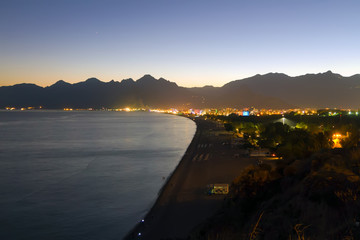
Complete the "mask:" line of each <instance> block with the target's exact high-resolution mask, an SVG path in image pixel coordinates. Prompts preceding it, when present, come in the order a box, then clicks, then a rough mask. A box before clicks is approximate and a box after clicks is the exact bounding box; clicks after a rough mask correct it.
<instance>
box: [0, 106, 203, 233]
mask: <svg viewBox="0 0 360 240" xmlns="http://www.w3.org/2000/svg"><path fill="white" fill-rule="evenodd" d="M195 130H196V126H195V124H194V123H193V122H192V121H191V120H189V119H186V118H182V117H177V116H171V115H164V114H155V113H145V112H132V113H125V112H63V111H21V112H12V111H11V112H9V111H0V239H37V240H38V239H63V240H64V239H65V240H67V239H77V240H78V239H122V237H124V235H125V234H126V233H127V231H129V230H130V229H131V228H132V227H133V226H134V225H135V224H136V223H137V222H138V221H140V220H141V218H142V217H143V216H144V215H145V214H146V212H147V211H148V210H149V208H150V207H151V206H152V204H153V203H154V201H155V200H156V197H157V194H158V192H159V189H160V188H161V186H162V185H163V184H164V182H165V180H163V177H168V176H169V174H170V173H171V172H172V171H173V170H174V169H175V167H176V165H177V164H178V162H179V160H180V159H181V157H182V156H183V154H184V153H185V150H186V148H187V146H188V145H189V143H190V141H191V139H192V137H193V135H194V133H195Z"/></svg>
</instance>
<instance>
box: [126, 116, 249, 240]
mask: <svg viewBox="0 0 360 240" xmlns="http://www.w3.org/2000/svg"><path fill="white" fill-rule="evenodd" d="M193 120H194V121H195V123H196V133H195V135H194V137H193V139H192V141H191V143H190V145H189V146H188V148H187V150H186V152H185V154H184V156H183V157H182V159H181V161H180V162H179V164H178V165H177V167H176V168H175V170H174V172H173V173H172V174H171V176H170V177H169V178H168V181H167V182H166V184H165V185H164V186H163V188H162V189H161V190H160V193H159V196H158V198H157V200H156V201H155V204H154V205H153V207H152V208H151V209H150V211H149V212H148V213H147V214H146V217H145V218H144V221H143V222H140V223H138V224H137V225H136V226H135V227H134V228H133V229H132V230H131V231H130V232H129V233H128V234H127V235H126V237H125V238H124V239H126V240H128V239H186V238H188V236H189V234H190V232H191V231H192V230H193V229H194V228H195V227H196V226H198V225H199V224H201V223H202V222H203V221H205V220H206V219H207V218H209V217H211V216H212V215H213V214H215V213H216V212H217V211H218V210H219V209H220V208H221V206H222V202H223V199H224V195H213V196H208V195H207V194H205V190H206V186H207V185H208V184H213V183H227V184H230V183H231V182H232V180H233V179H234V178H235V177H236V176H238V175H239V174H240V172H241V171H242V169H243V168H244V167H246V166H248V165H250V164H253V163H254V160H253V159H250V158H248V157H239V154H238V150H237V149H236V148H232V147H231V145H230V144H224V143H230V142H231V137H232V134H231V133H230V134H229V133H227V132H226V131H224V127H223V125H222V124H219V123H218V122H215V121H211V120H206V119H203V118H201V117H199V118H196V119H193Z"/></svg>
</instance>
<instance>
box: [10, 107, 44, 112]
mask: <svg viewBox="0 0 360 240" xmlns="http://www.w3.org/2000/svg"><path fill="white" fill-rule="evenodd" d="M5 109H6V110H10V111H12V110H16V108H15V107H6V108H5ZM18 109H20V110H21V111H24V110H33V109H36V108H35V107H20V108H18ZM39 109H42V106H39Z"/></svg>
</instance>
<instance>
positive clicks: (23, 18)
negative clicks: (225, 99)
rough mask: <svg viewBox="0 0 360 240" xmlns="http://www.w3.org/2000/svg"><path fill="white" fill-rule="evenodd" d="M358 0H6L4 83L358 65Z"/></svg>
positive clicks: (191, 77) (211, 78)
mask: <svg viewBox="0 0 360 240" xmlns="http://www.w3.org/2000/svg"><path fill="white" fill-rule="evenodd" d="M359 11H360V1H358V0H349V1H347V0H317V1H314V0H216V1H215V0H126V1H125V0H61V1H59V0H1V1H0V86H6V85H14V84H18V83H35V84H37V85H39V86H49V85H51V84H53V83H55V82H56V81H58V80H60V79H61V80H64V81H66V82H69V83H75V82H80V81H85V80H86V79H87V78H90V77H96V78H98V79H100V80H101V81H104V82H108V81H111V80H115V81H121V80H122V79H126V78H133V79H135V80H136V79H138V78H140V77H142V76H143V75H145V74H151V75H152V76H154V77H155V78H160V77H163V78H165V79H168V80H170V81H173V82H176V83H177V84H178V85H180V86H184V87H194V86H197V87H200V86H205V85H213V86H222V85H224V84H226V83H227V82H230V81H232V80H236V79H243V78H246V77H250V76H253V75H256V74H266V73H268V72H281V73H285V74H288V75H290V76H298V75H303V74H306V73H319V72H326V71H328V70H331V71H333V72H336V73H339V74H341V75H343V76H351V75H354V74H358V73H360V44H359V43H360V31H359V26H360V14H359Z"/></svg>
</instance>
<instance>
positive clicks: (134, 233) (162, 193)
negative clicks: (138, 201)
mask: <svg viewBox="0 0 360 240" xmlns="http://www.w3.org/2000/svg"><path fill="white" fill-rule="evenodd" d="M179 116H180V117H185V118H188V119H190V120H192V121H194V123H195V124H196V130H195V133H194V136H193V138H192V140H191V142H190V144H189V146H188V147H187V149H186V151H185V153H184V155H183V156H182V158H181V159H180V161H179V163H178V164H177V165H176V167H175V169H174V171H172V172H171V173H170V174H169V176H168V177H167V178H166V182H165V183H164V185H163V186H162V187H161V188H160V190H159V192H158V197H157V199H156V200H155V202H154V203H153V204H152V207H151V208H150V210H149V211H148V212H147V213H146V215H145V217H144V219H143V220H142V221H141V222H139V223H137V224H136V225H135V226H134V227H133V229H132V230H130V231H129V233H128V234H127V235H126V236H125V237H124V238H123V239H124V240H130V239H137V238H138V237H139V235H138V234H139V233H141V232H142V231H143V230H144V228H145V222H146V223H147V222H148V221H149V220H151V219H152V218H153V215H154V214H155V212H156V211H157V208H158V207H159V205H160V204H161V203H163V202H164V201H166V200H167V198H168V196H167V195H166V192H167V191H169V190H170V188H171V187H172V186H171V184H172V183H170V182H171V181H173V178H174V175H176V174H178V172H179V171H180V170H179V168H182V167H183V166H182V165H184V162H185V159H186V158H187V157H188V156H190V155H192V151H193V149H194V148H195V146H196V145H197V144H198V138H199V135H200V132H199V126H198V122H196V121H195V119H193V118H191V117H188V116H183V115H179ZM140 236H141V235H140Z"/></svg>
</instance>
